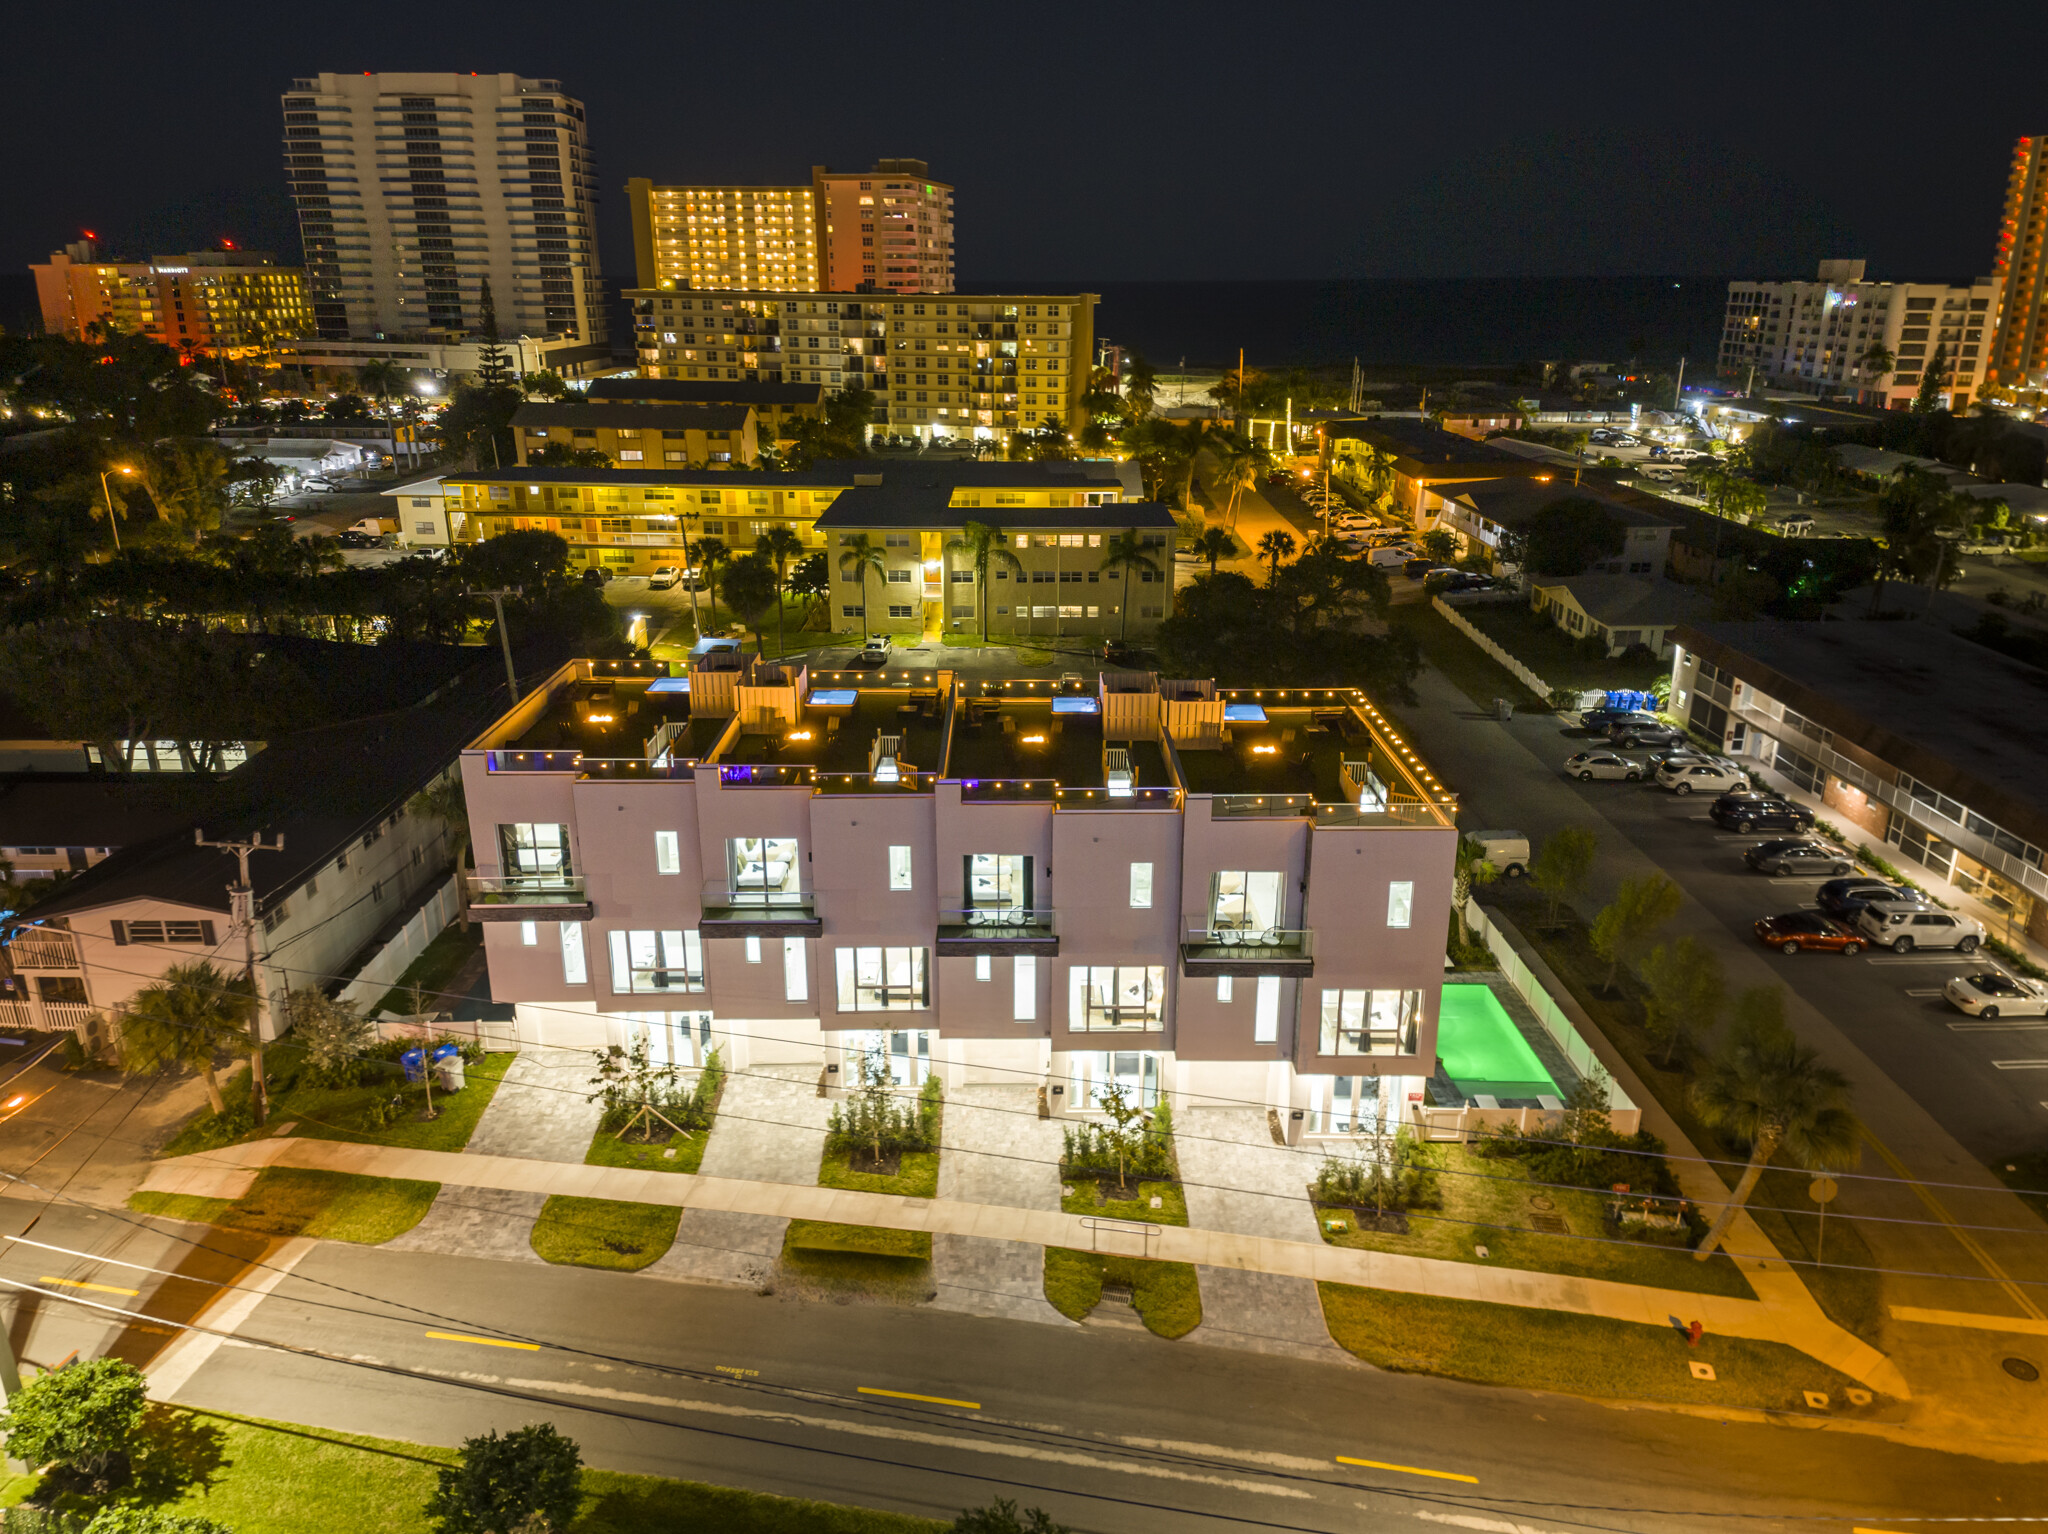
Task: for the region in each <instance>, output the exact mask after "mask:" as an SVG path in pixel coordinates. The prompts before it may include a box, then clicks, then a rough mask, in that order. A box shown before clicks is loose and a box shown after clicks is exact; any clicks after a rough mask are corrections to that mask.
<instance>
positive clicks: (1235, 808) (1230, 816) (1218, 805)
mask: <svg viewBox="0 0 2048 1534" xmlns="http://www.w3.org/2000/svg"><path fill="white" fill-rule="evenodd" d="M1314 810H1315V799H1314V796H1313V795H1310V794H1216V795H1214V796H1213V797H1212V798H1211V799H1210V800H1209V818H1210V819H1211V820H1244V819H1258V818H1262V817H1263V818H1267V819H1271V818H1276V817H1278V818H1283V819H1284V818H1286V817H1288V816H1295V817H1299V816H1303V815H1308V814H1312V813H1313V812H1314Z"/></svg>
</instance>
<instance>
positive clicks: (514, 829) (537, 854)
mask: <svg viewBox="0 0 2048 1534" xmlns="http://www.w3.org/2000/svg"><path fill="white" fill-rule="evenodd" d="M498 866H499V867H500V868H502V869H504V871H505V877H506V878H508V879H510V878H535V877H546V876H549V875H562V874H567V873H568V872H569V828H568V827H567V826H554V825H545V824H529V823H527V822H525V821H521V822H520V823H519V824H517V825H510V826H507V825H501V826H499V827H498Z"/></svg>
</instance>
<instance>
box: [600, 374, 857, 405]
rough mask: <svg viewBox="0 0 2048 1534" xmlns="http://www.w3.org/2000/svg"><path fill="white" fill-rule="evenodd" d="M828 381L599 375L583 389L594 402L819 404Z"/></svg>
mask: <svg viewBox="0 0 2048 1534" xmlns="http://www.w3.org/2000/svg"><path fill="white" fill-rule="evenodd" d="M825 388H826V386H825V385H824V384H805V383H762V382H754V383H749V382H747V381H745V380H743V379H734V380H733V381H732V382H730V383H725V382H719V381H715V380H700V379H695V378H599V379H596V380H594V381H593V382H592V383H591V385H590V387H589V388H587V389H585V390H583V391H582V392H583V397H584V398H585V399H587V400H589V401H591V402H592V403H605V402H623V401H639V402H641V403H653V404H666V403H674V404H682V405H815V404H817V403H819V401H821V400H823V399H824V397H825Z"/></svg>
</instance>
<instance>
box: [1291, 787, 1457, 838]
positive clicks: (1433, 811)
mask: <svg viewBox="0 0 2048 1534" xmlns="http://www.w3.org/2000/svg"><path fill="white" fill-rule="evenodd" d="M1457 813H1458V801H1457V798H1456V797H1455V796H1452V795H1446V796H1444V797H1443V798H1440V799H1436V800H1434V801H1432V802H1430V803H1428V804H1421V803H1417V802H1415V801H1414V800H1406V801H1401V800H1397V801H1395V802H1394V803H1392V804H1389V805H1387V806H1385V807H1384V808H1380V809H1375V808H1374V807H1372V806H1371V805H1358V804H1319V805H1317V806H1316V807H1315V820H1316V824H1317V825H1318V826H1322V827H1328V828H1335V827H1339V826H1356V827H1359V828H1361V829H1363V830H1368V831H1370V830H1372V829H1374V828H1376V827H1377V828H1381V829H1392V828H1395V827H1407V826H1448V825H1452V824H1454V823H1455V820H1456V817H1457Z"/></svg>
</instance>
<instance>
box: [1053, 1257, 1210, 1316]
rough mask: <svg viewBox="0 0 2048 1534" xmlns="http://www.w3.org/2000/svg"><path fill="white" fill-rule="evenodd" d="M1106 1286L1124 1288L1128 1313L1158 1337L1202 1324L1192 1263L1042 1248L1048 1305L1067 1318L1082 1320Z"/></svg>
mask: <svg viewBox="0 0 2048 1534" xmlns="http://www.w3.org/2000/svg"><path fill="white" fill-rule="evenodd" d="M1104 1284H1128V1285H1129V1286H1130V1289H1131V1307H1132V1309H1134V1310H1136V1311H1137V1312H1138V1315H1139V1317H1140V1318H1141V1319H1142V1320H1143V1321H1144V1323H1145V1327H1146V1329H1147V1330H1148V1331H1150V1332H1153V1333H1155V1334H1156V1335H1158V1336H1161V1337H1165V1338H1168V1339H1172V1338H1175V1337H1185V1336H1186V1335H1187V1334H1188V1333H1189V1332H1191V1331H1193V1330H1194V1329H1195V1328H1196V1327H1198V1326H1200V1325H1201V1324H1202V1291H1201V1286H1200V1284H1199V1283H1198V1282H1197V1281H1196V1278H1195V1267H1194V1264H1193V1263H1189V1262H1155V1261H1152V1260H1151V1259H1149V1258H1144V1257H1113V1256H1110V1255H1108V1254H1107V1253H1103V1252H1077V1251H1074V1250H1072V1249H1070V1248H1068V1247H1063V1246H1049V1247H1047V1248H1046V1249H1045V1298H1046V1303H1047V1304H1049V1305H1051V1306H1052V1308H1053V1309H1054V1310H1057V1311H1058V1312H1059V1313H1060V1314H1061V1315H1063V1316H1065V1317H1067V1319H1068V1320H1070V1321H1084V1320H1086V1319H1087V1318H1088V1315H1089V1312H1091V1311H1093V1310H1094V1309H1095V1307H1096V1306H1097V1305H1100V1304H1101V1303H1102V1286H1103V1285H1104Z"/></svg>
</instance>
